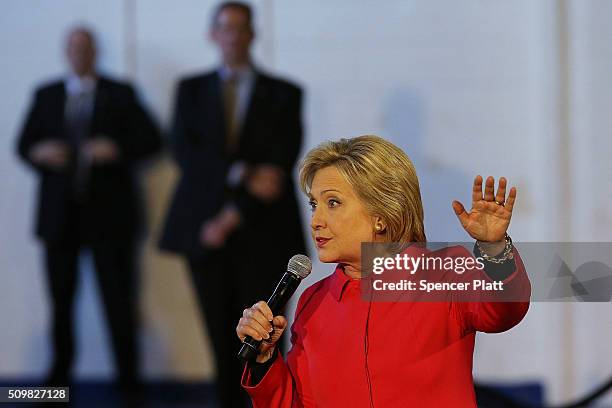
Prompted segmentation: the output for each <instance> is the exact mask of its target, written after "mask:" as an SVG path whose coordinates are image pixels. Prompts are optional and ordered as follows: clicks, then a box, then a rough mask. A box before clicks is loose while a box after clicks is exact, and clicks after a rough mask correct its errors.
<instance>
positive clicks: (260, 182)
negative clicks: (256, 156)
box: [247, 164, 285, 203]
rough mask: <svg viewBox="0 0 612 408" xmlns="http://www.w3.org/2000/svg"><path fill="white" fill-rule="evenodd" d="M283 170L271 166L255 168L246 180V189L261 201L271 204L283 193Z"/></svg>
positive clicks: (264, 165) (265, 165)
mask: <svg viewBox="0 0 612 408" xmlns="http://www.w3.org/2000/svg"><path fill="white" fill-rule="evenodd" d="M284 177H285V175H284V173H283V170H282V169H281V168H280V167H278V166H274V165H272V164H262V165H259V166H257V167H255V168H254V169H253V170H252V172H251V174H250V175H249V178H248V180H247V189H248V191H249V192H250V193H251V194H253V195H254V196H255V197H257V198H259V199H260V200H261V201H264V202H267V203H271V202H273V201H275V200H277V199H278V198H279V197H280V196H281V194H282V193H283V179H284Z"/></svg>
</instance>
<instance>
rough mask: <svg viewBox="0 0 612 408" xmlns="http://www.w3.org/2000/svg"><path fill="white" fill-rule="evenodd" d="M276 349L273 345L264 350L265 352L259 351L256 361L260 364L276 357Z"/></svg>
mask: <svg viewBox="0 0 612 408" xmlns="http://www.w3.org/2000/svg"><path fill="white" fill-rule="evenodd" d="M275 351H276V346H273V347H271V348H270V349H269V350H266V351H264V352H263V353H259V355H257V358H256V359H255V362H256V363H258V364H264V363H266V362H268V360H270V359H271V358H272V357H274V352H275Z"/></svg>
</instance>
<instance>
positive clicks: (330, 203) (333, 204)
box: [327, 198, 340, 208]
mask: <svg viewBox="0 0 612 408" xmlns="http://www.w3.org/2000/svg"><path fill="white" fill-rule="evenodd" d="M338 204H340V202H339V201H337V200H334V199H333V198H332V199H331V200H329V201H327V205H328V206H330V207H332V208H333V207H336V206H338Z"/></svg>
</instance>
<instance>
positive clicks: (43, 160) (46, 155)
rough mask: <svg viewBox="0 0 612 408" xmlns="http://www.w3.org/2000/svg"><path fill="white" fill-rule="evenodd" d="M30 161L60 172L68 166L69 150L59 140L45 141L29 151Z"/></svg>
mask: <svg viewBox="0 0 612 408" xmlns="http://www.w3.org/2000/svg"><path fill="white" fill-rule="evenodd" d="M29 156H30V160H32V162H34V163H36V164H38V165H41V166H46V167H50V168H52V169H54V170H60V169H62V168H64V167H66V165H67V164H68V159H69V158H70V149H69V147H68V145H67V144H66V143H64V142H62V141H59V140H46V141H43V142H38V143H36V144H35V145H34V146H33V147H32V148H31V149H30V154H29Z"/></svg>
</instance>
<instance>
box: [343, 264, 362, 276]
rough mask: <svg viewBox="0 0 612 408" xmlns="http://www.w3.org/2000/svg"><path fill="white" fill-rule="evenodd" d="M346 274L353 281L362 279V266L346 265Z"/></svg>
mask: <svg viewBox="0 0 612 408" xmlns="http://www.w3.org/2000/svg"><path fill="white" fill-rule="evenodd" d="M344 274H345V275H346V276H348V277H349V278H351V279H361V265H354V264H348V263H347V264H344Z"/></svg>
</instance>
